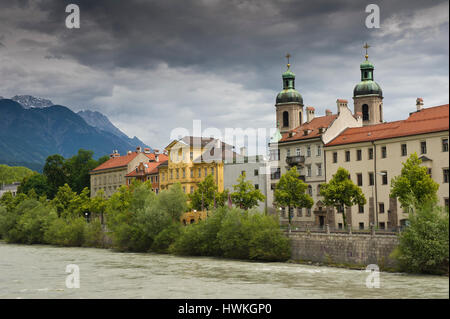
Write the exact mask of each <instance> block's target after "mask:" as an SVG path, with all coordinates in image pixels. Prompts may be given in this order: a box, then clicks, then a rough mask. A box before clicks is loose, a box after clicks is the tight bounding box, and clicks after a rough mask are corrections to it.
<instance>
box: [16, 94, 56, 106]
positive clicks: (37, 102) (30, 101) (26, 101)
mask: <svg viewBox="0 0 450 319" xmlns="http://www.w3.org/2000/svg"><path fill="white" fill-rule="evenodd" d="M11 100H13V101H15V102H17V103H19V104H20V105H22V106H23V107H24V108H26V109H30V108H43V107H48V106H52V105H54V104H53V102H52V101H50V100H47V99H43V98H40V97H34V96H31V95H16V96H13V97H12V98H11Z"/></svg>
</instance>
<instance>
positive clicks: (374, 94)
mask: <svg viewBox="0 0 450 319" xmlns="http://www.w3.org/2000/svg"><path fill="white" fill-rule="evenodd" d="M364 48H365V49H366V55H365V58H366V60H365V61H364V62H363V63H361V65H360V68H361V82H359V83H358V84H357V85H356V86H355V88H354V90H353V103H354V111H355V114H356V113H357V112H361V113H362V118H363V125H372V124H378V123H382V122H383V91H382V90H381V87H380V86H379V85H378V83H376V82H375V81H374V80H373V70H374V69H375V68H374V66H373V64H372V63H371V62H369V60H368V58H369V55H368V54H367V49H368V48H369V45H368V44H367V43H366V44H365V45H364Z"/></svg>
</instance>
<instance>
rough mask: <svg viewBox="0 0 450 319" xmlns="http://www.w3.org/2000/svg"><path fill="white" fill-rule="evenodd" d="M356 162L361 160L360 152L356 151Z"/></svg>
mask: <svg viewBox="0 0 450 319" xmlns="http://www.w3.org/2000/svg"><path fill="white" fill-rule="evenodd" d="M356 160H357V161H361V160H362V151H361V150H356Z"/></svg>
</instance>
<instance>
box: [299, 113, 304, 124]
mask: <svg viewBox="0 0 450 319" xmlns="http://www.w3.org/2000/svg"><path fill="white" fill-rule="evenodd" d="M302 122H303V119H302V112H298V123H299V124H302Z"/></svg>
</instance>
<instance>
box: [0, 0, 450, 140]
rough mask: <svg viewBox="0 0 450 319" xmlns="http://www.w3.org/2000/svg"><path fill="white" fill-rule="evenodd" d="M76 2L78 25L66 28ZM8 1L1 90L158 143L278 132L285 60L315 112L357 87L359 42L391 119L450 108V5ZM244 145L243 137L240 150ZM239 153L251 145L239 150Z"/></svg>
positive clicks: (3, 8)
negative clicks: (82, 113) (237, 131)
mask: <svg viewBox="0 0 450 319" xmlns="http://www.w3.org/2000/svg"><path fill="white" fill-rule="evenodd" d="M69 3H74V4H77V5H78V6H79V8H80V22H81V25H80V28H79V29H68V28H66V25H65V20H66V17H67V16H68V15H69V13H66V12H65V8H66V6H67V5H68V4H69ZM370 3H375V2H367V3H364V2H362V1H294V0H279V1H276V0H268V1H265V0H254V1H253V0H249V1H245V0H240V1H237V0H226V1H225V0H223V1H219V0H183V1H171V0H164V1H163V0H158V1H144V0H128V1H112V0H96V1H92V0H71V1H63V0H48V1H45V0H37V1H36V0H33V1H31V0H0V96H4V97H12V96H14V95H25V94H29V95H34V96H37V97H43V98H48V99H50V100H52V101H53V102H54V103H55V104H61V105H65V106H67V107H69V108H71V109H72V110H74V111H79V110H83V109H90V110H95V111H99V112H101V113H103V114H105V115H107V116H108V118H109V119H110V120H111V122H113V124H115V125H116V126H117V127H118V128H120V129H121V130H122V131H123V132H124V133H126V134H127V135H129V136H130V137H133V136H137V137H139V138H140V139H141V140H143V141H144V142H145V143H147V144H148V145H150V146H152V147H154V148H163V147H165V146H166V145H168V144H169V142H170V138H171V132H172V130H173V129H175V128H186V129H188V130H190V131H192V126H193V120H201V125H202V128H207V127H214V128H218V129H219V130H222V131H223V130H224V129H225V128H243V129H246V128H255V129H256V128H273V127H275V126H276V123H275V122H276V120H275V106H274V104H275V98H276V95H277V93H278V92H279V91H280V90H281V88H282V83H281V74H282V73H283V72H284V71H285V70H286V59H285V55H286V54H287V53H289V54H290V55H291V59H290V63H291V70H292V71H293V72H294V73H295V74H296V89H297V90H298V91H299V92H300V93H301V94H302V96H303V101H304V104H305V107H306V106H313V107H314V108H315V110H316V116H321V115H324V114H325V109H330V110H332V111H333V113H336V112H337V107H336V100H337V99H339V98H342V99H347V100H348V101H349V107H350V108H351V109H352V110H353V103H352V94H353V88H354V86H355V85H356V84H357V83H358V82H359V81H360V70H359V64H360V63H361V62H362V61H363V60H364V54H365V52H364V49H363V44H364V43H365V42H367V43H369V45H370V46H371V47H370V48H369V60H370V61H371V62H372V63H373V64H374V65H375V71H374V78H375V81H376V82H377V83H379V84H380V86H381V88H382V89H383V95H384V100H383V101H384V102H383V104H384V119H385V120H387V121H393V120H399V119H404V118H406V117H407V116H408V114H409V112H412V111H414V110H415V101H416V98H417V97H422V98H423V99H424V104H425V107H430V106H436V105H442V104H447V103H448V101H449V97H448V96H449V95H448V90H449V40H448V37H449V3H448V1H422V0H420V1H377V2H376V4H377V5H378V6H379V8H380V28H370V29H369V28H367V27H366V25H365V20H366V17H367V16H368V15H369V13H367V12H366V11H365V9H366V6H367V5H368V4H370ZM237 144H239V142H237ZM237 146H242V145H237Z"/></svg>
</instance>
